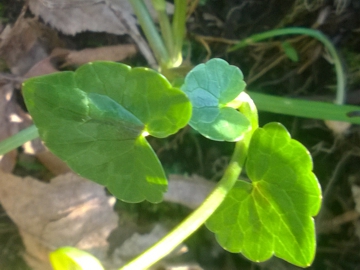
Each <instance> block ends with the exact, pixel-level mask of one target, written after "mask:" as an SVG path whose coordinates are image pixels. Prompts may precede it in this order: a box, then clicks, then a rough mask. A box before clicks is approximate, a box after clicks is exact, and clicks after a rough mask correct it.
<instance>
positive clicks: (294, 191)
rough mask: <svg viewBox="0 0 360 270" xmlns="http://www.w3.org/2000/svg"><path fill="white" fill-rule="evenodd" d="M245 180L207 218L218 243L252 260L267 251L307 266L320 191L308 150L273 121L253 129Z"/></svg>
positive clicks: (260, 258) (312, 248)
mask: <svg viewBox="0 0 360 270" xmlns="http://www.w3.org/2000/svg"><path fill="white" fill-rule="evenodd" d="M246 170H247V174H248V176H249V178H250V180H251V183H249V182H246V181H238V182H237V183H236V185H235V187H234V188H233V189H232V190H231V191H230V193H229V195H228V196H227V198H226V199H225V201H224V202H223V204H222V205H221V206H220V207H219V209H218V210H217V211H216V213H215V214H214V215H213V216H212V217H211V218H210V219H209V220H208V222H207V226H208V228H209V229H210V230H211V231H213V232H215V233H216V237H217V239H218V241H219V243H220V244H221V245H222V246H223V247H224V248H225V249H226V250H229V251H230V252H241V253H243V254H244V255H245V256H246V257H247V258H249V259H251V260H253V261H258V262H259V261H265V260H267V259H269V258H270V257H271V256H272V255H275V256H277V257H279V258H282V259H284V260H286V261H288V262H290V263H292V264H295V265H298V266H302V267H305V266H309V265H310V264H311V262H312V261H313V259H314V255H315V246H316V242H315V228H314V220H313V218H312V217H313V216H315V215H316V214H317V213H318V211H319V209H320V204H321V191H320V187H319V184H318V181H317V179H316V176H315V175H314V174H313V173H312V161H311V157H310V155H309V153H308V151H307V150H306V149H305V147H304V146H302V145H301V144H300V143H299V142H297V141H295V140H293V139H291V138H290V136H289V134H288V132H287V131H286V129H285V128H284V127H283V126H282V125H280V124H278V123H270V124H267V125H266V126H264V128H259V129H257V130H256V131H255V132H254V135H253V137H252V139H251V142H250V146H249V154H248V159H247V163H246Z"/></svg>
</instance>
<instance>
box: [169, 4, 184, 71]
mask: <svg viewBox="0 0 360 270" xmlns="http://www.w3.org/2000/svg"><path fill="white" fill-rule="evenodd" d="M186 2H187V1H185V0H175V13H174V17H173V23H172V27H173V31H172V32H173V39H174V50H173V54H172V56H171V58H172V60H173V67H178V66H180V65H181V63H182V45H183V41H184V36H185V31H186V7H187V4H186Z"/></svg>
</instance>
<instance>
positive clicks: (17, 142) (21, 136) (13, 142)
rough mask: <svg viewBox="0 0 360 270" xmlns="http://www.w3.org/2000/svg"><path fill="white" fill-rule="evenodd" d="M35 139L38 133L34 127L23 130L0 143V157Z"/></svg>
mask: <svg viewBox="0 0 360 270" xmlns="http://www.w3.org/2000/svg"><path fill="white" fill-rule="evenodd" d="M37 137H39V133H38V130H37V128H36V126H35V125H32V126H30V127H28V128H26V129H23V130H22V131H20V132H19V133H16V134H15V135H13V136H11V137H10V138H8V139H5V140H3V141H1V142H0V155H4V154H6V153H7V152H10V151H11V150H14V149H16V148H18V147H20V146H21V145H23V144H24V143H26V142H27V141H31V140H33V139H36V138H37Z"/></svg>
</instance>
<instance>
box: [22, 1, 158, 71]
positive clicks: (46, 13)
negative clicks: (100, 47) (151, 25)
mask: <svg viewBox="0 0 360 270" xmlns="http://www.w3.org/2000/svg"><path fill="white" fill-rule="evenodd" d="M29 7H30V10H31V11H32V12H33V13H34V14H35V15H37V16H40V17H41V18H42V19H43V20H44V21H45V22H46V23H49V24H50V25H51V26H52V27H54V28H56V29H58V30H59V31H61V32H63V33H64V34H68V35H75V34H76V33H79V32H84V31H94V32H107V33H112V34H116V35H124V34H128V35H130V36H131V38H132V39H133V40H134V41H135V43H136V44H137V46H138V47H139V49H140V51H141V52H142V53H143V55H144V56H145V58H146V59H147V61H148V63H149V64H150V65H151V66H156V61H155V59H154V56H153V54H152V52H151V50H150V48H149V46H148V45H147V42H146V41H145V40H144V38H143V37H142V36H141V35H140V32H139V30H138V28H137V25H136V19H135V18H134V16H133V11H132V8H131V5H130V3H129V2H128V1H127V0H120V1H118V0H77V1H71V0H62V1H57V0H47V1H43V0H30V1H29ZM94 18H96V20H94Z"/></svg>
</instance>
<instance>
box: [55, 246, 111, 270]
mask: <svg viewBox="0 0 360 270" xmlns="http://www.w3.org/2000/svg"><path fill="white" fill-rule="evenodd" d="M50 262H51V265H52V267H53V268H54V270H104V268H103V267H102V265H101V263H100V261H99V260H98V259H96V258H95V257H94V256H92V255H91V254H89V253H87V252H85V251H83V250H80V249H77V248H73V247H62V248H59V249H57V250H55V251H53V252H51V253H50Z"/></svg>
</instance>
